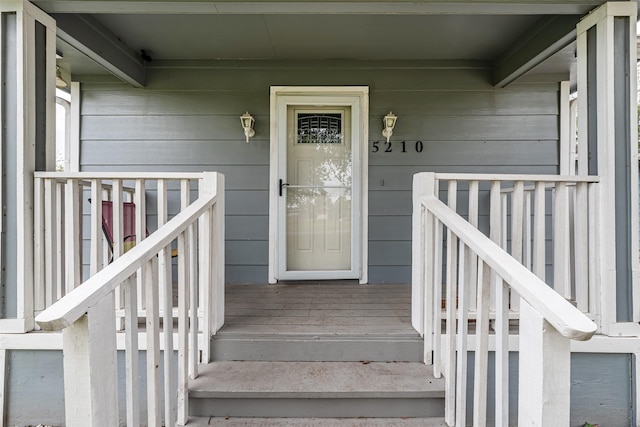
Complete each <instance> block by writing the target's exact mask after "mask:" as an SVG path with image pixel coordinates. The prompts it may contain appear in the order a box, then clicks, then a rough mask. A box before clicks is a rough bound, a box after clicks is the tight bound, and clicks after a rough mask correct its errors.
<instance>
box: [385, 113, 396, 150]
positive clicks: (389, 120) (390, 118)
mask: <svg viewBox="0 0 640 427" xmlns="http://www.w3.org/2000/svg"><path fill="white" fill-rule="evenodd" d="M396 120H398V116H396V115H395V114H393V113H392V112H391V111H389V114H387V115H386V116H384V119H382V124H383V125H384V129H382V136H384V137H385V138H387V142H389V138H391V135H393V128H394V127H395V125H396Z"/></svg>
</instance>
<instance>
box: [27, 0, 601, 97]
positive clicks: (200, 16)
mask: <svg viewBox="0 0 640 427" xmlns="http://www.w3.org/2000/svg"><path fill="white" fill-rule="evenodd" d="M35 3H36V4H37V5H38V6H40V7H41V8H43V9H44V10H45V11H47V12H49V13H53V14H54V17H57V18H58V19H59V20H60V22H61V24H60V27H61V28H64V27H63V25H62V20H63V19H68V18H70V17H73V19H76V21H77V18H80V20H85V21H87V20H88V21H87V22H88V23H89V24H88V25H87V28H88V29H91V30H95V29H96V28H98V27H103V28H99V29H98V30H97V32H96V34H97V38H102V39H103V40H102V42H101V43H102V44H103V45H105V44H111V45H112V46H113V45H118V46H116V50H118V51H121V52H125V56H128V57H129V62H130V67H132V68H133V69H134V70H135V69H136V68H137V67H140V65H139V64H135V63H134V62H135V61H137V62H140V60H139V57H138V56H139V53H140V51H141V50H145V52H146V53H148V54H149V55H150V56H151V57H152V58H153V59H154V60H183V59H207V60H210V59H257V60H290V61H291V60H293V61H295V60H310V59H313V60H322V59H346V60H425V59H429V60H440V59H444V60H449V59H465V60H483V61H489V62H493V63H494V64H496V66H497V67H498V66H500V64H506V66H505V67H506V71H505V72H506V74H507V75H508V73H509V72H511V69H513V70H517V69H518V67H520V68H521V67H522V65H521V64H519V63H514V64H511V63H510V62H511V61H513V59H514V58H516V60H518V56H523V55H522V52H523V51H528V50H531V54H529V56H530V57H531V58H534V57H535V55H536V52H535V48H536V47H535V44H536V43H537V44H540V43H539V42H537V41H536V39H537V38H540V33H541V31H540V30H537V31H536V29H537V28H541V27H542V28H544V27H545V26H546V25H548V23H549V22H550V19H551V20H552V19H554V18H551V17H550V16H549V15H563V16H566V17H567V18H562V19H564V21H563V22H562V25H561V26H560V31H559V32H558V37H563V36H564V35H565V33H567V32H569V31H570V30H571V29H572V25H575V24H572V23H571V22H572V21H571V20H572V19H573V20H574V21H577V16H576V15H581V14H584V13H586V12H588V11H589V10H591V9H592V8H594V7H595V6H596V5H597V4H599V3H601V1H598V0H573V1H564V2H556V1H550V0H549V1H537V2H536V1H528V2H527V1H518V2H513V1H508V0H493V1H491V2H488V1H485V0H475V1H473V2H462V1H450V2H442V1H440V2H435V1H429V0H427V1H417V2H416V1H413V2H405V1H398V0H395V1H385V2H365V1H334V2H320V1H307V2H297V1H286V2H267V1H260V0H254V1H217V2H212V1H135V2H134V1H97V0H82V1H79V0H68V1H51V0H36V1H35ZM85 18H86V19H85ZM76 21H71V22H76ZM94 23H97V25H96V24H94ZM68 25H71V24H68ZM554 25H555V24H554ZM556 26H557V25H556ZM69 32H71V33H73V31H68V32H67V33H69ZM67 36H68V37H66V38H65V37H62V38H61V39H60V40H59V42H58V50H59V51H60V52H61V53H62V54H63V56H64V58H63V59H62V61H61V62H60V65H61V67H62V68H63V69H64V70H65V71H67V72H70V73H72V74H101V73H106V72H107V71H106V70H105V69H104V68H103V67H101V66H99V65H97V63H96V62H95V61H92V60H91V59H89V58H88V57H86V56H85V55H83V54H79V53H78V49H77V45H76V44H75V43H74V42H73V41H71V39H74V40H75V39H77V38H79V37H78V36H77V35H76V34H71V37H69V34H67ZM83 37H84V38H85V39H88V38H91V37H95V35H94V36H91V35H90V34H88V33H87V31H85V32H84V33H83ZM86 41H88V42H89V43H91V40H81V43H83V42H86ZM105 42H106V43H105ZM548 42H550V43H552V42H555V40H550V41H548ZM532 43H533V45H534V46H533V47H532V46H531V44H532ZM544 43H547V41H546V40H545V41H544ZM99 44H100V43H99ZM567 45H568V43H567V42H566V41H565V42H563V44H562V45H561V46H557V49H555V51H554V52H551V53H555V52H556V51H558V50H560V49H562V48H565V47H566V46H567ZM519 50H520V52H518V51H519ZM570 50H571V49H570ZM80 51H82V49H80ZM547 53H548V52H547ZM116 54H118V55H120V54H121V53H116ZM524 56H527V55H524ZM545 56H549V55H545ZM94 59H95V58H94ZM545 59H546V58H545ZM527 60H528V58H524V59H522V60H519V61H520V62H522V63H523V64H526V63H527ZM572 61H573V55H571V54H570V52H569V54H567V51H566V50H565V52H564V54H561V55H560V56H558V57H556V58H554V61H552V62H550V63H549V64H547V65H546V67H545V68H544V69H543V71H544V72H553V73H568V72H569V71H570V67H571V62H572ZM516 62H517V61H516ZM540 62H541V61H538V63H537V64H535V65H538V64H539V63H540ZM102 65H104V64H102ZM152 65H153V63H152ZM107 68H108V67H107ZM121 68H123V67H121ZM124 68H126V66H124ZM531 68H533V67H528V69H531ZM539 70H540V69H539ZM124 72H125V73H128V71H126V70H125V71H124ZM133 73H134V74H135V73H139V70H135V71H134V72H133ZM502 74H505V73H502ZM500 79H502V76H498V78H497V81H500ZM133 80H136V79H135V78H134V79H133ZM137 81H139V82H140V84H141V85H142V84H144V83H143V82H142V80H141V79H138V80H137Z"/></svg>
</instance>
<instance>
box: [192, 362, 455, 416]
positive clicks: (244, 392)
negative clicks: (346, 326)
mask: <svg viewBox="0 0 640 427" xmlns="http://www.w3.org/2000/svg"><path fill="white" fill-rule="evenodd" d="M189 412H190V415H192V416H196V417H223V418H224V417H230V418H234V417H241V418H243V417H244V418H246V417H258V418H270V417H273V418H279V417H286V418H358V417H362V418H365V417H366V418H407V419H410V418H423V417H442V416H443V415H444V382H443V380H442V379H435V378H434V377H433V372H432V370H431V367H430V366H425V365H424V364H422V363H406V362H405V363H393V362H392V363H385V362H371V363H369V362H214V363H211V364H208V365H203V366H201V367H200V370H199V375H198V378H196V379H195V380H192V381H190V384H189ZM320 425H324V424H320Z"/></svg>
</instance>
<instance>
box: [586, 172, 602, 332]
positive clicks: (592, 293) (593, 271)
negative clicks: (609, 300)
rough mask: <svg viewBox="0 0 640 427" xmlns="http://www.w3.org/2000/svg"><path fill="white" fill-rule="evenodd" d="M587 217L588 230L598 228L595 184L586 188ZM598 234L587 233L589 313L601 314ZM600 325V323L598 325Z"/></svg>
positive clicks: (597, 197) (598, 209) (597, 192)
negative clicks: (587, 199)
mask: <svg viewBox="0 0 640 427" xmlns="http://www.w3.org/2000/svg"><path fill="white" fill-rule="evenodd" d="M588 193H589V195H588V198H589V201H588V205H589V207H588V214H587V216H588V218H589V230H597V229H598V228H597V227H598V225H597V224H598V217H597V215H598V212H599V211H600V207H599V206H598V203H599V191H598V187H597V186H596V185H593V184H592V185H589V188H588ZM598 245H599V242H598V235H597V233H596V232H593V233H589V313H593V314H601V312H600V277H599V275H598V272H599V271H600V257H599V256H598V249H597V248H598ZM599 326H600V325H599Z"/></svg>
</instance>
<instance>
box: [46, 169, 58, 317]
mask: <svg viewBox="0 0 640 427" xmlns="http://www.w3.org/2000/svg"><path fill="white" fill-rule="evenodd" d="M56 205H57V202H56V188H55V182H54V181H53V180H51V179H47V180H45V182H44V210H45V212H49V214H48V215H45V216H44V236H45V238H44V245H45V251H44V256H45V263H44V267H45V283H46V286H45V306H46V307H50V306H51V304H53V303H54V301H55V289H56V277H58V272H57V271H56V267H57V262H56V259H55V258H56V254H57V250H56V249H57V245H58V236H57V235H56V231H57V228H58V227H57V226H56V217H55V215H54V212H55V210H56Z"/></svg>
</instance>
